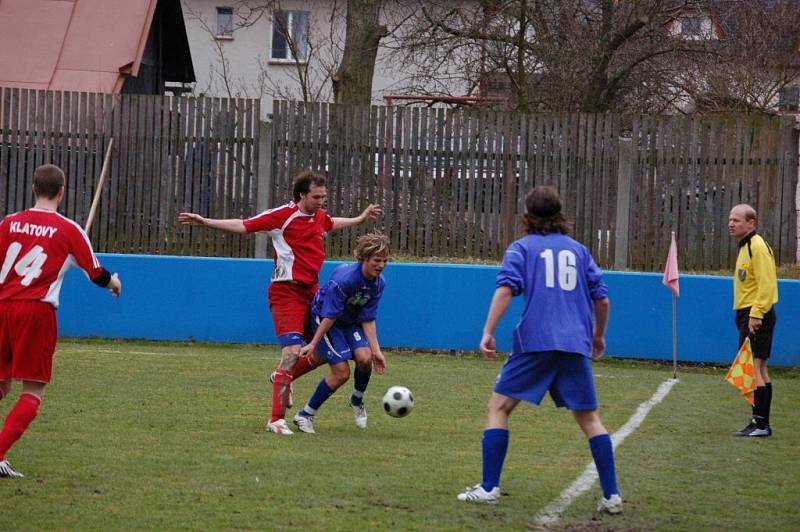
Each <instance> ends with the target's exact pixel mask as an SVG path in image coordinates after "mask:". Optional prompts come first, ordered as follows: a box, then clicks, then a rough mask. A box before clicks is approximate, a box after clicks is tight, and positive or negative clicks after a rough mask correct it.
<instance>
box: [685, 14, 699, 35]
mask: <svg viewBox="0 0 800 532" xmlns="http://www.w3.org/2000/svg"><path fill="white" fill-rule="evenodd" d="M681 33H683V35H684V36H686V37H700V36H702V34H703V17H702V16H698V15H695V16H689V17H684V18H682V19H681Z"/></svg>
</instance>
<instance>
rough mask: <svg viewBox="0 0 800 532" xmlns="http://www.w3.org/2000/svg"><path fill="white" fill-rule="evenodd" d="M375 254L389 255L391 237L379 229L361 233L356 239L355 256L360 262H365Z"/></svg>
mask: <svg viewBox="0 0 800 532" xmlns="http://www.w3.org/2000/svg"><path fill="white" fill-rule="evenodd" d="M373 255H386V256H388V255H389V237H388V236H386V235H384V234H383V233H380V232H378V231H375V232H373V233H367V234H366V235H361V236H360V237H358V240H356V250H355V256H356V260H357V261H358V262H364V261H365V260H367V259H368V258H370V257H372V256H373Z"/></svg>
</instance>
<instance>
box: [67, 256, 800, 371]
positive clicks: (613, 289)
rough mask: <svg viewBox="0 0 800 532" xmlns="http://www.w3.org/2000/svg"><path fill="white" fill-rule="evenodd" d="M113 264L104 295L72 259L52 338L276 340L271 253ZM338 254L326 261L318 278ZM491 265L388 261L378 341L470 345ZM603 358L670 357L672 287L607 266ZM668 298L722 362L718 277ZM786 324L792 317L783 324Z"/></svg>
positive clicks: (682, 341)
mask: <svg viewBox="0 0 800 532" xmlns="http://www.w3.org/2000/svg"><path fill="white" fill-rule="evenodd" d="M99 258H100V260H101V262H102V263H103V265H104V266H105V267H106V268H108V269H109V270H111V271H115V272H119V274H120V278H121V279H122V283H123V293H122V297H121V298H119V299H115V298H112V297H110V295H109V294H108V292H106V291H105V290H101V289H98V288H97V287H96V286H95V285H94V284H92V283H90V282H89V281H88V280H87V279H86V277H85V275H84V274H83V272H81V271H80V270H77V269H72V270H71V271H70V272H69V273H68V274H67V277H66V279H65V281H64V286H63V289H62V293H61V308H60V309H59V311H58V320H59V333H60V335H62V336H78V337H80V336H100V337H108V338H147V339H153V340H187V339H193V340H198V341H209V342H248V343H266V344H273V343H277V341H276V338H275V333H274V331H273V328H272V321H271V319H270V315H269V311H268V306H267V300H266V287H267V281H268V279H269V276H270V274H271V272H272V260H263V259H215V258H196V257H165V256H146V255H104V254H101V255H99ZM338 264H341V263H339V262H326V263H325V266H324V267H323V269H322V274H321V276H320V279H321V280H322V281H325V280H327V279H328V277H329V276H330V273H331V271H332V270H333V268H334V267H336V266H337V265H338ZM497 271H498V267H496V266H478V265H451V264H405V263H392V264H390V265H389V266H388V268H387V269H386V270H385V272H384V276H385V277H386V282H387V288H386V292H385V293H384V297H383V300H382V301H381V305H380V312H379V314H378V338H379V340H380V342H381V345H383V346H386V347H408V348H419V349H457V350H470V351H473V350H476V349H477V345H478V342H479V341H480V337H481V329H482V327H483V322H484V319H485V318H486V311H487V308H488V304H489V301H490V300H491V297H492V293H493V291H494V288H495V287H494V279H495V275H496V274H497ZM605 280H606V283H607V284H608V286H609V290H610V298H611V319H610V322H609V327H608V333H607V336H606V341H607V352H608V353H609V354H610V355H613V356H620V357H636V358H651V359H663V360H671V359H672V303H671V294H670V292H669V290H667V289H666V288H665V287H664V286H663V285H662V284H661V274H652V273H625V272H607V273H606V274H605ZM680 285H681V297H680V298H679V299H678V307H677V308H678V359H679V360H681V361H693V362H716V363H725V364H727V363H729V362H730V361H731V360H733V357H734V355H735V353H736V350H737V345H736V344H737V335H736V329H735V327H734V324H733V311H732V310H731V305H732V296H733V290H732V287H731V280H730V278H727V277H713V276H702V275H684V276H682V277H681V279H680ZM779 295H780V301H779V302H778V304H777V305H776V311H777V313H778V324H777V328H776V335H775V340H774V344H773V348H772V358H771V359H770V363H771V365H781V366H800V327H799V326H798V325H797V324H800V281H794V280H785V281H780V286H779ZM521 303H522V298H521V297H519V298H514V300H513V302H512V305H511V306H510V307H509V310H508V312H506V316H505V317H504V319H503V321H502V322H501V324H500V326H499V327H498V331H497V334H496V337H497V341H498V349H499V350H501V351H507V350H509V349H510V344H511V342H510V339H511V331H512V329H513V327H514V325H515V323H516V321H517V317H518V316H519V314H520V312H521V309H522V304H521ZM792 323H794V324H795V325H792Z"/></svg>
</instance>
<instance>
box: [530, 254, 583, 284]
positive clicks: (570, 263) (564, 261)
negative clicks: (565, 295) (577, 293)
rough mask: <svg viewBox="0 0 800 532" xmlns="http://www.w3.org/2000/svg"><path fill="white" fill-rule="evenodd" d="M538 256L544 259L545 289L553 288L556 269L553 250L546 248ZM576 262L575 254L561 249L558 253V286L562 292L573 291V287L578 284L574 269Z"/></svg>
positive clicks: (575, 269)
mask: <svg viewBox="0 0 800 532" xmlns="http://www.w3.org/2000/svg"><path fill="white" fill-rule="evenodd" d="M539 256H540V257H542V259H544V284H545V286H546V287H547V288H555V287H556V268H555V264H554V262H555V261H554V260H553V250H552V249H549V248H548V249H546V250H544V251H542V252H541V253H539ZM577 262H578V261H577V259H576V258H575V253H573V252H572V251H570V250H568V249H562V250H561V251H559V252H558V286H559V287H560V288H561V289H562V290H566V291H572V290H575V285H577V284H578V270H577V268H575V265H576V264H577Z"/></svg>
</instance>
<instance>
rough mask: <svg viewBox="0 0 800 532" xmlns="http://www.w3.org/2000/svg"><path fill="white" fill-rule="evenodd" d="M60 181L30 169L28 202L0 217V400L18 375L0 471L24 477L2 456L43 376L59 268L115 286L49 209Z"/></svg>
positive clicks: (52, 169) (75, 231) (0, 437)
mask: <svg viewBox="0 0 800 532" xmlns="http://www.w3.org/2000/svg"><path fill="white" fill-rule="evenodd" d="M64 181H65V180H64V172H62V171H61V169H60V168H59V167H57V166H54V165H52V164H46V165H44V166H40V167H39V168H37V169H36V171H35V172H34V174H33V193H34V195H35V196H36V204H35V205H34V207H33V208H32V209H28V210H26V211H22V212H18V213H15V214H11V215H9V216H6V218H5V219H4V220H3V221H2V222H1V223H0V399H2V398H3V397H5V396H6V395H8V393H9V391H10V390H11V380H12V379H14V380H21V381H22V393H21V394H20V396H19V399H18V400H17V402H16V404H14V406H13V407H12V408H11V410H9V412H8V415H7V416H6V419H5V422H4V423H3V429H2V431H0V477H21V476H23V475H22V474H21V473H19V472H18V471H16V470H14V468H13V467H11V464H9V463H8V461H7V460H6V459H5V455H6V452H7V451H8V450H9V449H10V448H11V446H12V445H14V443H15V442H16V441H17V440H19V438H20V437H21V436H22V434H23V433H24V432H25V431H26V430H27V428H28V426H29V425H30V424H31V422H32V421H33V419H34V418H35V417H36V414H37V412H38V410H39V404H40V403H41V401H42V393H43V392H44V387H45V385H46V384H48V383H49V382H50V376H51V370H52V366H53V353H54V351H55V347H56V335H57V326H56V313H55V310H56V309H57V308H58V294H59V292H60V291H61V283H62V281H63V280H64V274H65V273H66V272H67V270H68V269H69V268H70V266H73V265H77V266H78V267H79V268H81V269H82V270H83V271H84V272H86V275H88V276H89V279H91V280H92V281H93V282H94V283H95V284H97V285H98V286H101V287H104V288H108V289H109V290H111V293H112V294H113V295H115V296H117V295H119V294H120V291H121V289H122V285H121V283H120V281H119V279H118V278H117V275H116V274H114V275H111V274H110V273H109V272H108V271H107V270H106V269H104V268H103V267H102V266H100V263H99V262H98V261H97V257H95V255H94V251H92V245H91V244H90V243H89V238H88V237H87V236H86V233H85V232H84V231H83V229H81V228H80V226H79V225H78V224H76V223H75V222H73V221H72V220H70V219H69V218H66V217H64V216H62V215H60V214H58V212H56V210H57V209H58V205H59V203H60V202H61V199H62V198H63V197H64Z"/></svg>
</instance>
